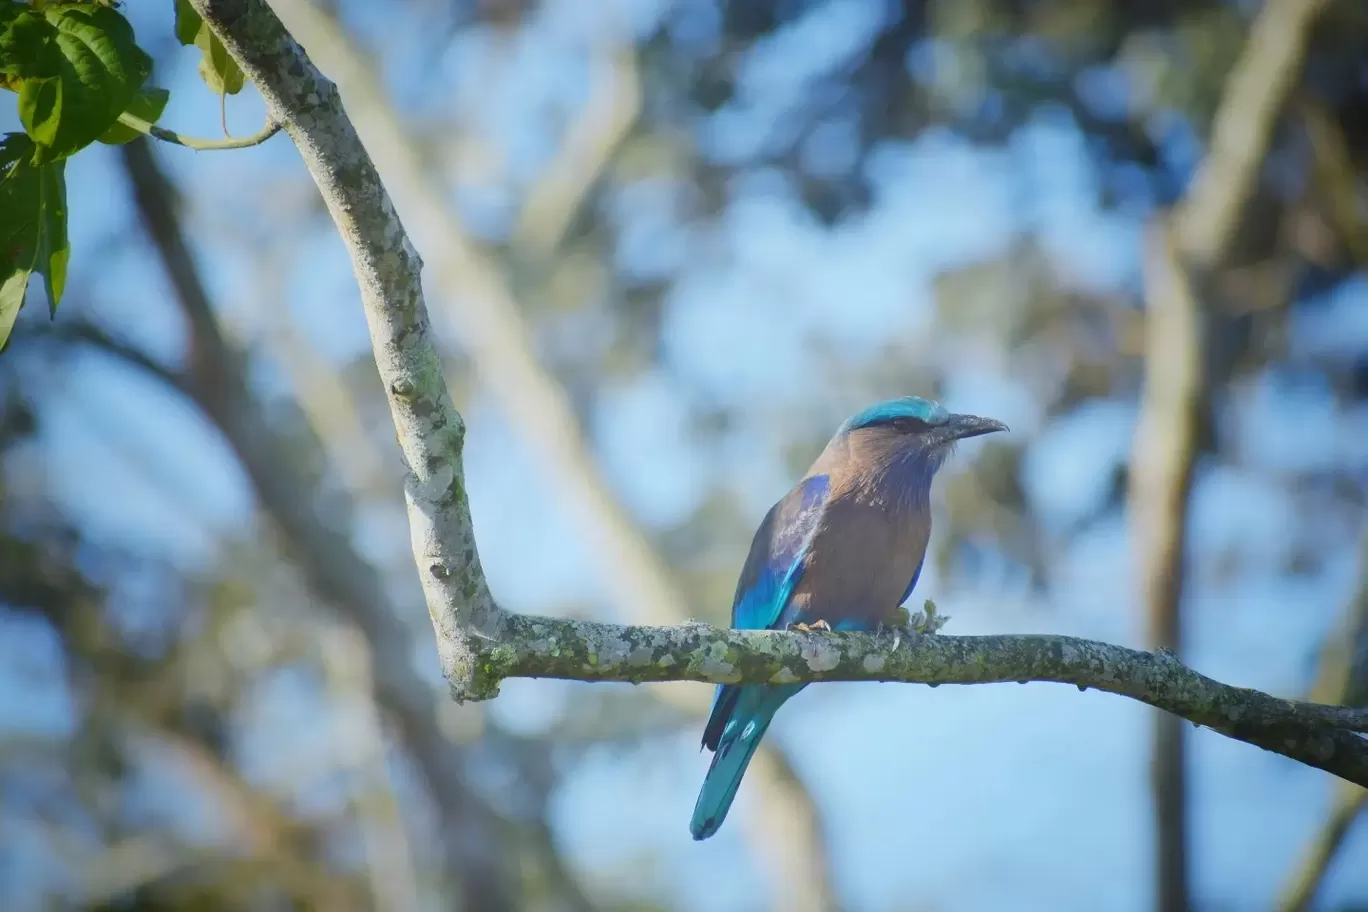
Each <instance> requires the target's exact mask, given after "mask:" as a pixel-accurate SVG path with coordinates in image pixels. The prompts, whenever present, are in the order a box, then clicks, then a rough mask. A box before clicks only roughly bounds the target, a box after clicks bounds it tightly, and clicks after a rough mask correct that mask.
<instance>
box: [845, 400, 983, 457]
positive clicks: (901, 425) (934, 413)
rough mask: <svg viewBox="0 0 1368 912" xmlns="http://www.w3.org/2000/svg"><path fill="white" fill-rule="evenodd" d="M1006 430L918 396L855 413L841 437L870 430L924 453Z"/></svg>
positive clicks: (881, 404) (883, 403)
mask: <svg viewBox="0 0 1368 912" xmlns="http://www.w3.org/2000/svg"><path fill="white" fill-rule="evenodd" d="M1005 430H1007V425H1005V424H1003V423H1002V422H1001V421H997V420H995V419H993V418H980V417H979V416H977V415H956V414H954V413H953V412H949V411H946V409H945V408H944V407H943V406H941V405H940V403H937V402H933V401H931V400H930V399H922V398H920V397H918V396H903V397H901V398H899V399H887V400H885V401H883V402H878V403H875V404H874V405H871V406H870V407H869V408H867V409H864V410H862V411H860V412H857V413H855V414H854V415H852V416H851V417H850V418H849V419H847V420H846V423H845V424H844V425H842V427H841V432H842V433H843V434H852V433H858V432H861V431H870V432H875V433H878V434H879V435H880V436H885V435H892V436H895V437H897V438H899V442H900V443H901V444H902V445H903V446H905V447H906V446H911V447H913V448H915V449H918V450H921V451H923V452H926V451H942V450H946V449H949V448H950V447H951V446H953V445H954V443H955V442H956V441H958V440H963V439H965V438H966V437H979V436H981V435H983V434H992V433H994V432H996V431H1005Z"/></svg>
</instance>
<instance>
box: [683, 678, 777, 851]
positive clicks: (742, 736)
mask: <svg viewBox="0 0 1368 912" xmlns="http://www.w3.org/2000/svg"><path fill="white" fill-rule="evenodd" d="M801 689H802V688H801V686H800V687H764V686H752V687H745V688H742V690H741V693H740V694H738V699H737V701H736V705H735V708H734V709H733V710H732V713H731V718H730V719H728V720H727V726H726V728H725V729H724V730H723V731H722V736H721V738H719V739H718V743H717V752H716V753H714V754H713V759H712V765H711V766H709V767H708V774H707V775H706V776H704V777H703V787H702V788H701V789H700V790H699V792H698V801H697V803H695V804H694V812H693V819H692V820H690V821H689V832H691V833H692V834H693V838H694V839H707V838H708V837H709V836H711V835H713V834H714V833H716V832H717V830H718V828H720V827H721V826H722V821H724V820H726V819H727V811H728V810H730V809H731V805H732V800H733V799H734V798H736V790H737V788H739V787H740V785H741V777H743V776H745V775H746V767H747V766H749V765H750V761H751V757H752V756H753V755H754V754H755V749H756V748H757V747H759V746H760V739H761V738H763V737H764V735H765V730H766V729H768V728H769V724H770V720H772V719H773V718H774V714H775V713H776V712H778V711H779V707H780V706H783V705H784V701H785V700H787V699H788V698H789V697H791V696H793V694H794V693H796V692H797V691H798V690H801Z"/></svg>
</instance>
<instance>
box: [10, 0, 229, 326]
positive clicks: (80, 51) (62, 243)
mask: <svg viewBox="0 0 1368 912" xmlns="http://www.w3.org/2000/svg"><path fill="white" fill-rule="evenodd" d="M175 4H176V5H175V12H176V37H177V38H178V39H179V40H180V42H181V44H185V45H194V46H195V47H198V48H199V49H200V51H201V54H202V59H201V61H200V68H199V69H200V75H201V76H202V77H203V79H204V81H205V83H206V84H208V86H209V87H210V88H211V89H212V90H213V91H215V92H216V93H218V94H219V95H221V96H222V95H225V94H227V95H232V94H236V93H237V92H239V91H241V90H242V86H243V75H242V71H241V70H240V69H238V67H237V64H235V63H234V62H233V61H232V59H231V58H230V57H229V56H228V54H227V52H226V50H225V49H224V47H223V45H222V43H221V42H219V40H218V39H217V38H215V37H214V35H213V33H212V32H211V31H210V30H209V28H208V26H206V25H205V24H204V22H203V21H202V20H201V19H200V17H199V14H197V13H196V12H195V11H194V9H193V8H192V7H191V6H190V5H189V3H187V2H186V0H175ZM117 7H118V4H116V3H114V2H112V0H67V2H51V0H28V2H15V0H0V88H4V89H8V90H9V91H11V92H14V93H15V94H16V95H18V106H19V121H20V123H21V124H22V125H23V127H24V131H23V132H22V133H7V134H5V135H4V137H3V138H0V349H3V348H4V346H5V344H6V343H7V342H8V340H9V337H10V334H11V332H12V331H13V328H14V323H15V320H16V319H18V316H19V311H20V309H21V308H22V307H23V306H24V300H25V297H26V295H27V293H28V289H29V283H30V281H31V280H32V279H33V277H34V276H35V275H37V276H39V277H40V278H41V279H42V281H43V289H44V291H45V292H46V293H47V299H48V307H49V309H50V312H51V313H53V314H55V313H56V311H57V305H58V303H59V302H60V301H61V298H62V292H63V289H64V287H65V285H66V274H67V263H68V260H69V259H70V257H71V248H70V244H69V243H68V239H67V203H66V177H65V163H66V160H67V159H68V158H70V157H71V156H72V155H75V154H76V153H77V152H79V151H81V150H82V149H84V148H85V147H87V146H89V145H91V144H92V143H95V142H101V143H106V144H110V145H117V144H120V143H126V142H129V141H131V140H133V139H135V138H137V137H138V136H139V135H140V134H141V133H143V132H146V127H147V126H149V125H151V124H154V123H156V121H157V119H158V118H159V117H161V114H162V111H163V110H165V108H166V103H167V100H168V99H169V97H170V95H169V93H168V92H167V91H166V89H163V88H159V87H157V86H154V85H151V84H149V82H148V80H149V78H150V77H151V75H152V58H151V57H150V56H149V55H148V54H147V52H145V51H144V50H143V49H142V48H140V47H138V44H137V41H136V40H135V38H134V35H133V27H132V25H130V24H129V22H128V20H127V19H126V18H124V16H123V14H122V13H121V12H120V11H119V9H118V8H117Z"/></svg>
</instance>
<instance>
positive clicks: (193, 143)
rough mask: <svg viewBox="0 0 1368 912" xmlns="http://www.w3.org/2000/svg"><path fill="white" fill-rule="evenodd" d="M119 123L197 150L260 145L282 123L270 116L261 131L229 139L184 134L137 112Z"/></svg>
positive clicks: (125, 114) (123, 118)
mask: <svg viewBox="0 0 1368 912" xmlns="http://www.w3.org/2000/svg"><path fill="white" fill-rule="evenodd" d="M119 123H121V124H123V125H124V126H125V127H128V128H129V129H130V130H137V131H138V132H139V133H142V134H144V135H145V136H152V137H155V138H156V139H160V140H161V141H162V142H168V143H172V144H173V145H177V146H185V147H186V148H187V149H194V150H195V151H196V152H211V151H217V150H220V149H246V148H248V147H250V146H259V145H261V144H262V143H264V142H265V141H266V140H268V139H270V138H271V137H272V136H275V135H276V134H277V133H279V132H280V124H278V123H276V122H275V121H274V120H271V119H269V118H268V119H267V121H266V126H264V127H262V128H261V130H260V132H257V133H253V134H252V135H251V136H238V137H230V138H228V139H196V138H195V137H193V136H182V135H181V134H179V133H176V132H174V131H172V130H167V129H165V128H164V127H159V126H157V125H156V124H153V123H149V122H148V121H146V120H143V119H142V118H141V117H138V116H137V115H136V114H130V113H128V112H127V111H124V112H123V113H122V114H120V115H119Z"/></svg>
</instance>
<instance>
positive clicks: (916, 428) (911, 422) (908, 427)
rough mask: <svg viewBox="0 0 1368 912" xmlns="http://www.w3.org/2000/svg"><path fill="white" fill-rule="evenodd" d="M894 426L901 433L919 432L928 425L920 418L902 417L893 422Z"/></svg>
mask: <svg viewBox="0 0 1368 912" xmlns="http://www.w3.org/2000/svg"><path fill="white" fill-rule="evenodd" d="M893 427H894V428H896V429H897V431H898V433H900V434H919V433H921V432H922V431H924V430H926V429H927V427H928V425H927V423H926V422H925V421H922V420H921V419H920V418H908V417H902V418H898V419H896V420H895V421H894V422H893Z"/></svg>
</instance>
